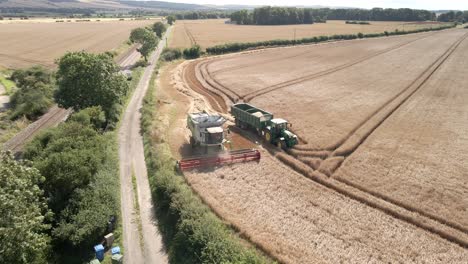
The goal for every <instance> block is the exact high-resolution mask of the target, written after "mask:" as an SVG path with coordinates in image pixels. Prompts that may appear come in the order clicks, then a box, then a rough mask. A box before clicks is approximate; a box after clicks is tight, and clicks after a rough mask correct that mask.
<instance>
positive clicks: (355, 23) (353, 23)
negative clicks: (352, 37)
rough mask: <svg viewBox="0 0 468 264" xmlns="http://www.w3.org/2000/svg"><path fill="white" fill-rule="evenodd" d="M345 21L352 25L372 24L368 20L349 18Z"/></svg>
mask: <svg viewBox="0 0 468 264" xmlns="http://www.w3.org/2000/svg"><path fill="white" fill-rule="evenodd" d="M345 23H346V24H351V25H370V23H369V22H367V21H349V20H347V21H346V22H345Z"/></svg>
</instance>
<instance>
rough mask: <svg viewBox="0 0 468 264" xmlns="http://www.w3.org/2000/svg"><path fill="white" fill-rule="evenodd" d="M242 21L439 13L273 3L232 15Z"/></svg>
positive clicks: (407, 17) (421, 17)
mask: <svg viewBox="0 0 468 264" xmlns="http://www.w3.org/2000/svg"><path fill="white" fill-rule="evenodd" d="M230 18H231V21H233V22H236V23H237V24H239V25H288V24H312V23H314V22H325V21H326V20H327V19H328V20H358V21H426V20H435V19H436V15H435V13H433V12H430V11H427V10H418V9H409V8H400V9H393V8H385V9H384V8H373V9H370V10H367V9H330V8H295V7H271V6H265V7H260V8H255V9H254V10H253V11H248V10H239V11H237V12H234V13H232V14H231V16H230Z"/></svg>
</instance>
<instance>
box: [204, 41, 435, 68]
mask: <svg viewBox="0 0 468 264" xmlns="http://www.w3.org/2000/svg"><path fill="white" fill-rule="evenodd" d="M436 33H438V32H432V33H429V34H425V35H424V36H422V37H420V38H417V39H415V40H412V41H410V42H413V41H417V40H421V39H424V38H427V37H429V36H432V35H434V34H436ZM355 41H362V39H355V40H336V41H329V42H324V43H315V44H313V43H310V44H305V45H302V46H304V47H307V46H308V47H315V46H318V45H329V44H343V42H346V43H345V45H347V46H349V45H352V44H353V43H354V42H355ZM403 44H405V43H403ZM407 44H409V42H408V43H407ZM296 47H297V46H296ZM288 48H292V47H288ZM266 50H268V49H265V51H266ZM313 52H315V50H313V49H312V50H306V51H302V52H299V53H298V54H296V55H292V56H283V57H280V58H273V59H267V60H262V61H257V62H254V63H248V64H247V63H246V64H242V65H238V66H232V67H227V68H223V69H219V70H216V71H213V72H210V74H211V75H212V76H214V75H215V74H218V73H223V72H227V71H232V70H239V69H244V68H250V67H255V66H258V65H262V64H267V63H271V62H279V61H282V60H288V59H292V58H297V57H300V56H304V55H306V54H309V53H313ZM219 59H223V58H219ZM215 61H217V59H215V60H212V61H211V62H212V63H213V62H215Z"/></svg>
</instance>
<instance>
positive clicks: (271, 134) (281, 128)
mask: <svg viewBox="0 0 468 264" xmlns="http://www.w3.org/2000/svg"><path fill="white" fill-rule="evenodd" d="M231 114H232V115H233V116H234V118H235V120H236V126H238V127H240V128H242V129H248V128H250V129H252V130H255V131H256V132H257V133H258V135H259V136H261V137H262V138H263V139H265V141H267V142H270V143H271V144H273V145H275V146H278V147H281V148H282V149H288V148H292V147H293V146H294V145H296V144H297V143H298V140H297V136H296V135H295V134H294V133H292V132H291V131H289V130H288V128H289V127H290V126H291V124H288V122H287V121H286V120H284V119H281V118H273V114H271V113H269V112H266V111H264V110H262V109H260V108H256V107H254V106H252V105H250V104H246V103H239V104H234V105H232V106H231Z"/></svg>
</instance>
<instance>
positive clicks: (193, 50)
mask: <svg viewBox="0 0 468 264" xmlns="http://www.w3.org/2000/svg"><path fill="white" fill-rule="evenodd" d="M183 53H184V58H186V59H196V58H198V57H200V54H201V48H200V46H199V45H193V46H192V47H190V48H187V49H184V52H183Z"/></svg>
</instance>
